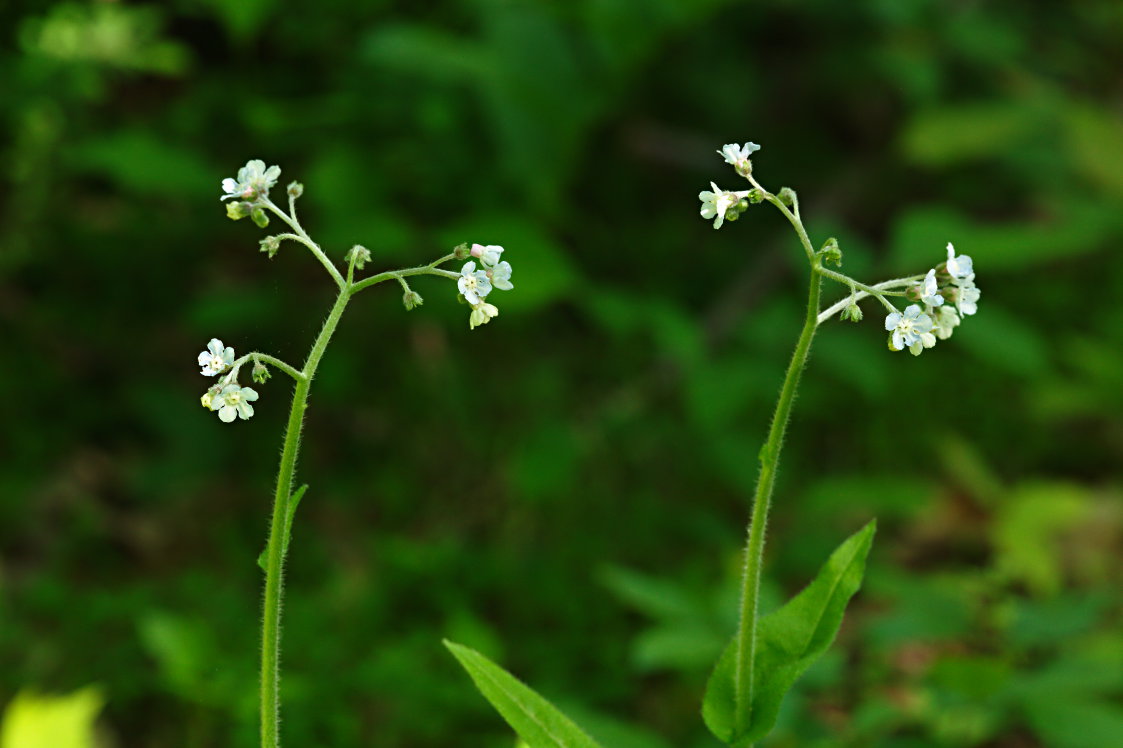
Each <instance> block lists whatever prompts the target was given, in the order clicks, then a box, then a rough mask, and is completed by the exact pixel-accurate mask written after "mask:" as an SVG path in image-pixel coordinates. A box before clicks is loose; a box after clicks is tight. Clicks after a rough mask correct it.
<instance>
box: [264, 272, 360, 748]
mask: <svg viewBox="0 0 1123 748" xmlns="http://www.w3.org/2000/svg"><path fill="white" fill-rule="evenodd" d="M351 294H352V289H351V288H348V287H343V288H341V289H340V292H339V297H338V298H337V299H336V300H335V306H333V307H332V309H331V313H330V314H328V318H327V320H325V321H324V326H323V328H322V329H321V330H320V334H319V335H318V336H317V337H316V342H315V343H314V344H313V345H312V351H311V352H310V353H309V354H308V360H307V361H306V362H305V363H304V370H303V371H301V372H299V374H300V377H299V378H297V379H296V389H295V390H294V391H293V396H292V409H291V410H290V411H289V422H288V426H287V427H286V430H285V442H284V447H283V448H282V449H281V467H280V469H279V470H278V473H277V490H276V493H275V494H274V496H273V519H272V522H271V523H270V526H269V543H268V546H267V548H266V551H267V552H266V563H265V604H264V608H265V613H264V618H263V620H262V625H261V745H262V748H278V746H279V745H280V711H281V706H280V682H281V673H280V659H281V598H282V595H283V593H284V561H285V546H286V545H287V543H286V527H287V524H288V515H289V502H290V500H291V496H292V484H293V474H294V473H295V472H296V457H297V452H298V451H299V449H300V432H301V428H302V426H303V423H304V411H305V409H306V408H307V407H308V390H309V388H310V387H311V385H312V377H313V376H314V375H315V373H316V368H317V367H318V366H319V365H320V359H321V358H323V355H324V351H325V350H326V349H327V346H328V341H329V340H331V336H332V334H333V333H334V332H335V328H336V326H338V325H339V318H340V317H341V316H342V315H343V309H344V308H345V307H346V306H347V302H348V301H350V300H351Z"/></svg>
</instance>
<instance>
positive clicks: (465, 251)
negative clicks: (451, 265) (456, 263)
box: [452, 242, 472, 260]
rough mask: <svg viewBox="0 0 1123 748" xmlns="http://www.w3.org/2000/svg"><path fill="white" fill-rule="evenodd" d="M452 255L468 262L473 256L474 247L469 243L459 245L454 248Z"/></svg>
mask: <svg viewBox="0 0 1123 748" xmlns="http://www.w3.org/2000/svg"><path fill="white" fill-rule="evenodd" d="M452 254H453V255H454V256H455V257H456V259H458V260H467V259H468V258H469V257H471V256H472V245H471V244H469V243H468V242H464V243H462V244H457V245H456V246H455V247H453V248H452Z"/></svg>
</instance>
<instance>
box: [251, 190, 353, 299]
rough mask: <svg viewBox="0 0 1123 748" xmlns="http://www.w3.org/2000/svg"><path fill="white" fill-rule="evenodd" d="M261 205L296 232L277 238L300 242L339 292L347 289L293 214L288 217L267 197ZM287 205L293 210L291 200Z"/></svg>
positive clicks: (337, 269) (335, 270) (335, 269)
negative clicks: (309, 251)
mask: <svg viewBox="0 0 1123 748" xmlns="http://www.w3.org/2000/svg"><path fill="white" fill-rule="evenodd" d="M261 204H262V205H264V206H265V207H266V208H268V209H269V210H270V211H272V212H273V214H274V215H276V216H277V217H278V218H280V219H281V220H282V221H284V222H285V223H287V224H288V225H289V228H291V229H292V230H293V231H295V232H296V233H295V234H280V235H279V236H278V238H280V239H292V240H293V241H297V242H300V243H301V244H303V245H304V246H306V247H308V249H310V250H311V251H312V254H313V255H315V256H316V259H317V260H319V261H320V264H321V265H323V266H324V269H325V270H327V271H328V274H329V275H330V276H331V278H332V280H334V281H335V285H337V286H339V290H340V291H343V290H344V289H346V288H347V281H345V280H343V276H342V275H340V274H339V268H337V267H336V266H335V263H334V262H332V261H331V260H330V259H328V256H327V255H326V254H324V250H322V249H320V245H319V244H316V242H314V241H312V237H310V236H308V232H307V231H305V230H304V227H303V226H301V225H300V221H298V220H296V213H295V212H294V213H293V214H292V216H291V217H290V216H289V215H288V214H287V213H285V212H284V211H283V210H281V209H280V208H278V207H277V206H276V205H274V204H273V201H272V200H270V199H269V198H267V197H266V198H263V199H262V203H261ZM289 204H290V205H292V207H293V209H294V210H295V207H296V206H295V205H293V201H292V200H291V199H290V201H289Z"/></svg>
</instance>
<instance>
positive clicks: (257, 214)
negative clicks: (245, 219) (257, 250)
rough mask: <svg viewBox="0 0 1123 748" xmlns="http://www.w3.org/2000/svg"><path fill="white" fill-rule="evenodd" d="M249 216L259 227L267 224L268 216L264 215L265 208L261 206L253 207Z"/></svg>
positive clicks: (261, 227)
mask: <svg viewBox="0 0 1123 748" xmlns="http://www.w3.org/2000/svg"><path fill="white" fill-rule="evenodd" d="M250 218H251V219H253V222H254V223H255V224H257V227H258V228H259V229H263V228H265V227H266V226H268V225H269V216H267V215H265V210H264V209H262V208H254V209H253V212H252V213H250Z"/></svg>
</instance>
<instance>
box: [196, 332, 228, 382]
mask: <svg viewBox="0 0 1123 748" xmlns="http://www.w3.org/2000/svg"><path fill="white" fill-rule="evenodd" d="M233 363H234V349H233V348H223V347H222V341H221V340H219V339H218V338H211V342H209V343H207V350H205V351H203V352H202V353H200V354H199V366H201V367H203V371H202V372H201V373H202V374H203V376H205V377H213V376H215V375H216V374H221V373H222V372H224V371H226V370H227V369H228V368H229V367H230V366H231V365H232V364H233Z"/></svg>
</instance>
